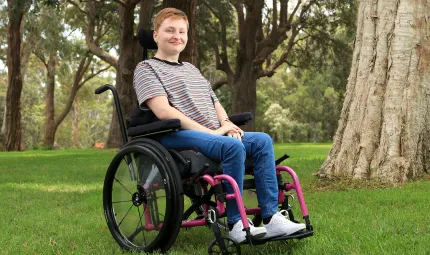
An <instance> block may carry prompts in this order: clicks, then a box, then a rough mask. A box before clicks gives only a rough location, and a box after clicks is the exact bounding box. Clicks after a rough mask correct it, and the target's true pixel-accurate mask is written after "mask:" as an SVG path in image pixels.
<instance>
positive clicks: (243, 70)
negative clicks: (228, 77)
mask: <svg viewBox="0 0 430 255" xmlns="http://www.w3.org/2000/svg"><path fill="white" fill-rule="evenodd" d="M236 73H239V76H238V77H237V78H235V80H234V81H233V84H229V85H231V88H232V97H231V101H232V112H231V114H237V113H242V112H251V113H252V115H253V116H255V109H256V107H257V79H256V78H255V77H254V75H253V72H252V61H246V62H245V61H244V62H242V63H241V65H240V71H239V72H236ZM242 128H243V129H244V130H245V131H254V130H255V119H253V120H252V121H250V122H248V124H247V125H246V126H243V127H242Z"/></svg>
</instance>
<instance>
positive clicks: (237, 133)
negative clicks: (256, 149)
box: [215, 101, 243, 140]
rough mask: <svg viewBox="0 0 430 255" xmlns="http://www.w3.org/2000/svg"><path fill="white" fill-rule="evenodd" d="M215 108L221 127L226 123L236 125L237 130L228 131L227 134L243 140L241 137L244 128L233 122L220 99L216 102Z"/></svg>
mask: <svg viewBox="0 0 430 255" xmlns="http://www.w3.org/2000/svg"><path fill="white" fill-rule="evenodd" d="M215 110H216V115H217V117H218V120H219V123H220V125H221V127H223V126H224V125H233V126H235V127H236V129H235V130H231V131H228V132H226V134H227V135H228V136H232V137H234V138H237V139H239V140H241V137H243V130H242V129H240V128H239V127H238V126H236V125H235V124H233V123H232V122H231V121H230V120H229V119H228V115H227V112H226V111H225V109H224V107H222V105H221V103H220V102H219V101H216V102H215Z"/></svg>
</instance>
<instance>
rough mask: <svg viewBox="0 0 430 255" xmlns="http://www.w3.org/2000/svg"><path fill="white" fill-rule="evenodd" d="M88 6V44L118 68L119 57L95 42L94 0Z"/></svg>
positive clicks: (86, 35) (99, 55) (94, 52)
mask: <svg viewBox="0 0 430 255" xmlns="http://www.w3.org/2000/svg"><path fill="white" fill-rule="evenodd" d="M87 7H88V27H87V32H86V33H85V41H86V43H87V46H88V48H89V50H90V51H91V53H93V54H94V55H96V56H98V57H99V58H101V59H102V60H104V61H105V62H106V63H108V64H110V65H111V66H113V67H115V69H116V68H117V62H118V59H117V58H116V57H114V56H112V55H110V54H109V53H108V52H107V51H105V50H103V49H102V48H100V47H99V46H98V45H97V44H96V43H95V42H94V29H95V16H96V15H95V12H96V10H95V6H94V3H93V2H92V1H89V2H88V4H87Z"/></svg>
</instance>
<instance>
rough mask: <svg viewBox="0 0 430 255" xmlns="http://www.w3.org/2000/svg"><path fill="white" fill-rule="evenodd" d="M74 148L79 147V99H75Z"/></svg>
mask: <svg viewBox="0 0 430 255" xmlns="http://www.w3.org/2000/svg"><path fill="white" fill-rule="evenodd" d="M72 127H73V128H72V135H73V146H74V147H76V148H77V147H79V97H78V96H76V97H75V103H74V104H73V125H72Z"/></svg>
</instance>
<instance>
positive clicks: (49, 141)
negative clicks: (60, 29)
mask: <svg viewBox="0 0 430 255" xmlns="http://www.w3.org/2000/svg"><path fill="white" fill-rule="evenodd" d="M56 63H57V51H53V52H51V54H50V55H49V60H48V63H46V69H47V79H46V92H45V131H44V137H43V144H44V145H45V146H47V147H51V148H52V147H54V141H55V133H56V131H57V127H56V126H55V105H54V93H55V65H56Z"/></svg>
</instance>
